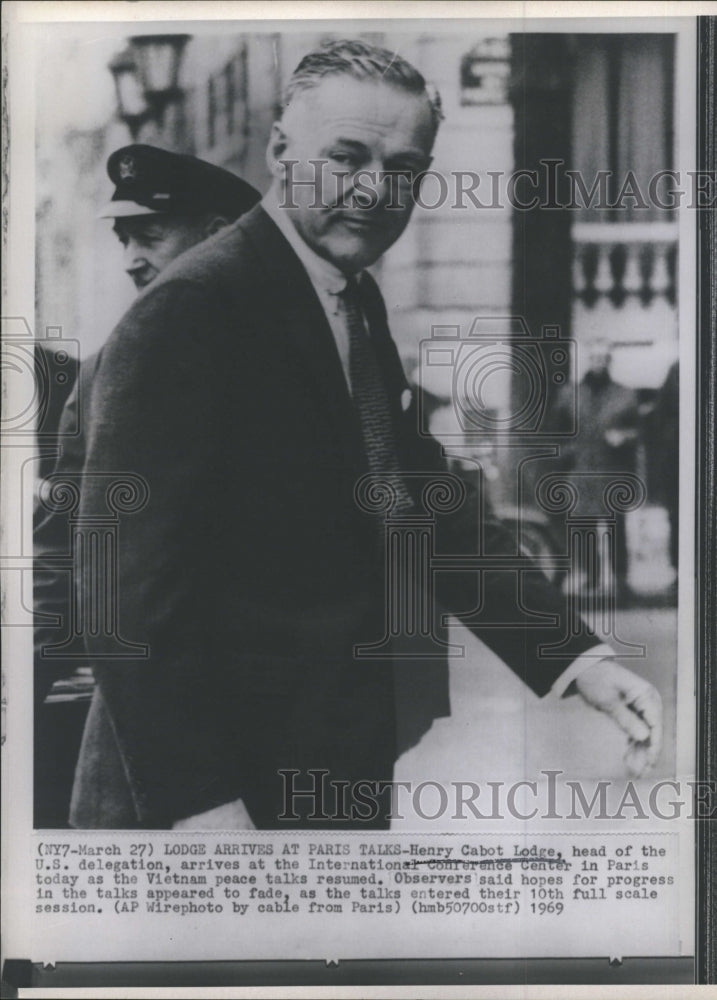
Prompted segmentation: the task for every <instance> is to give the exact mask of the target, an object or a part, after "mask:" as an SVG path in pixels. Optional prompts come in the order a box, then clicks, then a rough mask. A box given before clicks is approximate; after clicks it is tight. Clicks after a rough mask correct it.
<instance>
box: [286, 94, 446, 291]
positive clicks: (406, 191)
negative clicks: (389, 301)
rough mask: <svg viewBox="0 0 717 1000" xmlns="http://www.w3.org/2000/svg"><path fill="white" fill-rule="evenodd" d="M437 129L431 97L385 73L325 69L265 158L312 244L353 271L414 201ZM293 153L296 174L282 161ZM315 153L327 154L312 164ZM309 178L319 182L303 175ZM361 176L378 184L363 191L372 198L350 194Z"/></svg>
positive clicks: (396, 231)
mask: <svg viewBox="0 0 717 1000" xmlns="http://www.w3.org/2000/svg"><path fill="white" fill-rule="evenodd" d="M433 138H434V125H433V117H432V114H431V109H430V106H429V103H428V99H427V98H426V97H423V96H417V95H414V94H410V93H407V92H406V91H404V90H401V89H399V88H398V87H395V86H392V85H390V84H385V83H382V82H381V81H373V80H370V81H369V80H354V79H353V78H352V77H350V76H329V77H326V79H324V80H323V81H322V82H321V83H319V84H318V85H317V86H316V87H314V88H312V89H310V90H307V91H304V92H302V93H300V94H297V96H296V98H295V100H294V101H293V102H292V105H291V107H290V108H288V109H287V111H286V113H285V115H284V118H283V119H282V121H281V122H280V123H277V125H275V126H274V132H273V134H272V139H271V141H270V144H269V150H268V160H269V165H270V169H271V170H272V173H273V174H274V176H275V178H276V179H277V181H278V183H279V190H280V201H279V204H280V205H281V204H287V205H288V204H293V205H295V206H296V208H287V209H285V211H287V212H288V213H289V217H290V218H291V220H292V222H293V224H294V225H295V226H296V229H297V230H298V232H299V234H300V235H301V237H302V238H303V239H304V241H305V242H306V243H307V244H308V245H309V246H310V247H311V248H312V250H314V251H315V252H316V253H317V254H319V256H321V257H323V258H325V259H326V260H328V261H330V262H331V263H332V264H334V265H335V266H337V267H339V268H340V269H341V270H343V271H344V272H345V273H347V274H352V273H356V272H358V271H360V270H362V269H363V268H364V267H368V266H369V265H370V264H373V263H374V261H376V260H378V258H379V257H380V256H381V254H382V253H384V251H386V250H387V249H388V248H389V247H390V246H391V245H392V244H393V243H395V242H396V240H397V239H398V237H399V236H400V235H401V233H402V232H403V230H404V229H405V228H406V225H407V224H408V220H409V219H410V217H411V212H412V210H413V205H414V202H413V196H412V179H413V177H414V176H415V175H416V174H418V173H420V172H421V171H422V170H425V169H426V168H427V167H428V166H429V164H430V162H431V159H430V152H431V147H432V145H433ZM290 160H294V161H298V162H297V163H296V164H295V166H294V167H293V168H292V175H291V176H292V179H293V183H291V184H289V183H287V179H286V173H285V167H284V163H283V162H282V161H290ZM311 160H321V161H326V162H325V165H324V166H323V167H318V166H317V167H316V168H314V166H312V164H311V163H310V162H309V161H311ZM367 172H371V173H367ZM386 175H388V176H386ZM307 180H311V181H315V184H312V185H306V184H299V183H297V182H299V181H307ZM357 183H359V184H363V187H364V188H365V189H366V188H367V189H369V191H370V192H373V194H370V195H369V196H368V197H367V196H366V195H365V194H364V196H363V203H364V204H366V203H368V201H369V200H370V201H371V202H372V204H371V205H370V207H360V206H359V205H356V204H354V205H352V204H351V202H352V200H355V196H356V194H358V193H360V192H359V190H358V189H357V187H356V184H357ZM352 196H354V197H353V198H352ZM389 205H390V206H391V207H388V206H389ZM317 206H318V207H317Z"/></svg>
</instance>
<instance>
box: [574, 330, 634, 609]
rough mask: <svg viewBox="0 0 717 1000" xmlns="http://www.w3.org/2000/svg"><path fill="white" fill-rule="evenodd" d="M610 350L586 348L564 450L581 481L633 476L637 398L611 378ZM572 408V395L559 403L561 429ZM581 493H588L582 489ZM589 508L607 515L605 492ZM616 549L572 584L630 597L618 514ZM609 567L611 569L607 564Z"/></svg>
mask: <svg viewBox="0 0 717 1000" xmlns="http://www.w3.org/2000/svg"><path fill="white" fill-rule="evenodd" d="M611 366H612V353H611V350H610V345H609V343H608V342H607V341H605V340H602V339H595V340H593V341H592V342H591V343H589V344H588V345H587V369H586V371H585V374H584V375H583V377H582V379H581V381H580V384H579V386H578V402H577V421H578V432H577V434H576V435H575V436H574V437H573V438H571V439H570V440H569V441H568V443H567V444H566V445H565V446H564V449H563V455H562V456H561V458H562V461H563V463H564V466H565V468H566V469H567V470H568V471H569V472H574V473H576V474H577V475H578V476H579V477H583V480H584V476H585V474H586V473H591V472H596V471H599V472H601V473H614V474H615V475H616V476H619V475H620V473H634V472H635V467H636V449H637V443H638V430H639V419H640V418H639V410H638V399H637V393H636V392H635V391H634V390H633V389H630V388H628V387H627V386H625V385H620V383H618V382H615V381H614V380H613V378H612V376H611ZM571 405H574V404H573V400H572V398H571V390H570V389H566V391H565V393H564V394H563V396H562V397H561V398H559V399H558V405H557V407H556V420H557V422H558V425H559V426H560V425H561V423H562V424H563V425H564V426H570V423H569V421H570V420H571V418H572V414H571V413H570V412H569V411H570V407H571ZM583 488H585V487H584V486H583ZM588 503H589V505H590V506H589V507H588V506H586V507H585V512H586V513H592V514H593V515H595V516H597V517H599V516H600V515H601V514H602V513H603V505H602V492H601V489H596V490H595V493H594V495H593V496H591V497H590V500H589V501H588ZM614 516H615V547H614V551H613V552H612V558H611V560H606V561H605V564H603V560H602V558H598V559H596V560H595V562H593V563H591V564H590V565H588V566H585V567H584V568H583V570H582V572H583V574H584V577H583V578H581V579H578V580H575V581H573V582H572V586H574V587H576V588H577V589H578V590H580V591H581V592H583V591H584V592H590V593H596V592H603V593H605V592H608V591H610V592H611V591H612V590H613V584H614V589H615V593H616V595H617V597H618V600H620V601H624V600H626V599H627V598H628V596H629V588H628V579H627V578H628V551H627V528H626V521H625V514H624V513H623V512H620V511H617V512H616V513H615V515H614ZM607 563H609V565H608V564H607Z"/></svg>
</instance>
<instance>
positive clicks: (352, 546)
mask: <svg viewBox="0 0 717 1000" xmlns="http://www.w3.org/2000/svg"><path fill="white" fill-rule="evenodd" d="M368 294H369V299H368V303H367V306H366V311H367V313H368V319H369V325H370V328H371V335H372V338H373V340H374V344H375V349H376V352H377V355H378V358H379V361H380V364H381V367H382V370H383V372H384V374H385V381H386V387H387V391H388V395H389V398H390V403H391V408H392V415H393V419H394V422H395V429H396V435H397V439H398V444H399V451H400V460H401V462H402V464H403V467H404V468H405V469H407V470H417V471H422V472H427V473H428V472H431V471H438V470H441V469H443V468H444V464H443V460H442V458H441V454H440V449H439V447H438V445H437V444H436V443H435V442H433V441H431V440H425V439H423V438H421V437H419V435H418V434H417V432H416V427H417V421H416V414H415V412H413V411H412V410H409V411H408V412H407V413H404V412H403V411H402V409H401V405H400V397H401V393H402V392H403V390H404V388H405V385H406V382H405V378H404V374H403V370H402V368H401V364H400V361H399V358H398V354H397V352H396V348H395V345H394V344H393V341H392V340H391V337H390V334H389V331H388V326H387V322H386V313H385V309H384V306H383V302H382V300H381V297H380V295H379V293H378V290H377V289H376V288H375V286H374V285H372V284H371V283H370V282H369V288H368ZM110 470H112V471H117V472H122V471H132V472H134V473H136V474H139V475H141V476H143V477H144V478H145V479H146V481H147V484H148V486H149V491H150V499H149V503H148V504H147V505H146V507H145V508H144V509H142V510H141V511H139V512H137V513H134V514H131V515H127V516H126V517H124V518H123V519H122V524H121V528H120V539H121V543H120V552H119V574H118V578H119V621H120V629H121V632H122V635H123V637H124V638H125V639H127V640H129V641H133V642H144V643H147V644H148V645H149V647H150V655H149V657H148V658H147V659H142V660H140V659H138V660H136V661H124V662H114V663H113V662H112V661H106V662H105V663H103V662H102V659H101V657H102V653H103V640H102V637H101V636H96V637H94V638H91V639H90V640H89V648H90V650H91V651H92V652H93V654H94V655H96V656H97V660H96V664H97V665H96V667H95V673H96V677H97V680H98V683H99V686H100V689H101V691H102V696H103V699H104V703H105V705H106V708H107V711H108V713H109V717H110V720H111V725H112V726H113V729H114V732H115V733H116V735H117V739H118V741H119V744H120V748H121V754H122V761H123V766H124V767H125V769H126V773H127V775H128V777H129V781H130V785H131V789H132V795H133V800H134V803H135V808H136V813H137V821H138V822H139V823H140V824H142V825H147V826H157V827H162V826H166V825H169V824H171V823H172V822H173V821H174V820H175V819H177V818H180V817H183V816H188V815H192V814H195V813H198V812H201V811H204V810H207V809H210V808H212V807H214V806H216V805H219V804H221V803H223V802H226V801H230V800H233V799H235V798H239V797H241V798H242V799H243V800H244V801H245V803H246V805H247V807H248V809H249V812H250V814H251V815H252V818H253V819H254V821H255V823H256V824H257V826H259V827H265V828H269V827H279V828H282V827H286V826H287V825H288V826H291V825H292V824H291V823H288V824H287V823H284V822H281V821H278V820H277V818H276V817H277V813H278V812H279V811H281V806H280V799H281V795H280V792H281V782H280V780H279V779H278V777H277V773H276V772H277V770H278V769H281V768H284V769H290V768H294V769H299V770H302V771H303V770H305V769H308V768H323V769H326V770H328V771H329V772H330V775H329V776H330V778H332V779H341V780H346V781H355V780H359V779H367V780H381V779H390V778H391V775H392V768H393V762H394V758H395V753H396V746H395V710H394V693H393V677H392V671H391V669H390V666H389V664H387V663H386V661H384V660H377V661H373V662H371V661H369V662H366V661H363V660H361V661H355V660H354V658H353V656H352V649H353V646H354V644H355V643H361V642H365V643H368V642H371V641H374V640H377V639H380V638H381V637H382V635H383V632H384V607H385V594H384V590H385V584H384V567H383V557H382V555H381V552H380V549H379V547H378V545H377V541H376V539H377V532H376V526H375V523H374V521H373V519H372V517H370V516H368V515H366V514H365V513H363V512H361V511H360V510H359V509H358V507H357V505H356V503H355V501H354V485H355V483H356V481H357V479H358V478H359V477H360V476H361V475H362V474H363V473H365V472H366V471H367V464H366V457H365V454H364V451H363V446H362V440H361V432H360V427H359V425H358V422H357V419H356V416H355V413H354V410H353V407H352V404H351V399H350V395H349V393H348V390H347V387H346V383H345V379H344V375H343V371H342V368H341V363H340V360H339V356H338V352H337V350H336V346H335V343H334V340H333V336H332V334H331V330H330V328H329V325H328V322H327V320H326V317H325V314H324V312H323V310H322V308H321V305H320V303H319V301H318V298H317V296H316V294H315V292H314V290H313V287H312V285H311V283H310V280H309V278H308V276H307V274H306V272H305V271H304V269H303V267H302V265H301V264H300V262H299V260H298V258H297V257H296V256H295V254H294V253H293V251H292V250H291V248H290V247H289V246H288V244H287V243H286V241H285V239H284V238H283V236H282V235H281V233H280V232H279V230H278V229H277V228H276V226H275V225H274V223H273V222H272V221H271V220H270V219H269V218H268V216H267V215H266V214H265V213H264V212H263V210H262V209H261V208H260V207H258V208H256V209H254V210H252V211H251V212H250V213H248V214H247V215H246V216H244V217H243V218H242V219H241V220H240V221H239V222H238V223H236V224H235V225H233V226H231V227H229V228H227V229H225V230H223V231H222V232H221V233H219V234H217V236H215V237H213V238H212V239H210V240H209V241H207V242H206V243H204V244H201V245H200V246H198V247H196V248H194V249H193V250H191V251H190V252H189V253H187V254H185V255H183V256H182V257H181V258H179V259H178V260H177V261H175V262H174V263H173V264H172V265H171V266H170V267H169V268H168V269H167V270H166V271H165V272H164V273H163V274H162V275H161V276H160V277H159V278H158V279H157V280H156V281H155V282H153V284H152V285H151V286H149V288H148V289H146V290H145V291H144V292H143V293H142V294H141V295H140V296H139V297H138V299H137V300H136V301H135V303H134V305H133V306H132V307H131V308H130V310H129V311H128V313H127V314H126V315H125V317H124V318H123V320H122V321H121V322H120V324H119V325H118V327H117V328H116V329H115V330H114V332H113V333H112V335H111V337H110V339H109V341H108V342H107V344H106V345H105V347H104V349H103V351H102V358H101V361H100V364H99V368H98V370H97V374H96V377H95V379H94V384H93V390H92V400H91V428H90V434H89V439H88V450H87V460H86V465H85V471H86V472H90V473H91V472H93V471H104V472H106V471H110ZM104 490H105V487H104V485H103V484H101V483H100V484H98V483H97V482H96V481H95V480H93V478H92V477H91V476H90V477H88V479H87V481H86V483H85V485H84V487H83V497H82V505H81V513H82V515H83V516H94V515H97V514H102V513H105V510H106V508H105V506H104V504H105V497H104ZM476 526H477V514H476V508H475V506H471V505H470V504H467V505H464V508H462V509H461V510H460V511H458V512H457V513H456V514H452V515H445V516H444V517H441V518H439V523H438V529H437V530H438V543H437V544H438V546H439V548H440V549H441V550H443V551H445V552H474V551H476V545H477V541H476V536H477V527H476ZM510 544H511V543H510V542H507V541H506V540H505V539H504V538H503V536H502V535H501V530H500V528H499V526H498V525H495V524H490V525H488V526H487V527H486V531H485V545H486V548H487V550H488V551H501V547H502V546H504V547H505V551H508V550H509V549H510ZM85 585H86V586H88V584H87V582H86V581H85ZM439 590H440V595H439V596H440V598H441V599H442V601H444V602H445V604H446V606H447V607H448V608H449V609H450V610H451V611H454V612H461V611H465V612H468V611H471V610H473V609H474V608H475V607H476V604H477V601H478V600H479V595H478V588H477V584H476V574H475V573H456V572H452V573H446V574H443V580H442V582H441V584H440V586H439ZM514 595H515V580H514V579H513V577H512V576H511V574H508V573H500V572H491V573H486V574H485V578H484V586H483V588H482V589H481V591H480V600H481V601H482V604H483V609H484V611H485V613H486V616H487V617H488V618H491V619H492V620H493V621H499V620H501V613H502V611H503V609H504V607H505V603H506V601H508V600H511V599H513V600H514ZM522 597H523V601H524V604H525V606H526V607H527V608H530V609H531V610H534V611H538V612H541V611H542V612H545V613H549V614H550V613H551V614H553V615H555V614H558V615H559V616H561V617H562V616H563V615H564V612H565V608H564V601H563V598H562V597H561V595H560V594H559V593H557V592H555V591H554V590H553V589H552V588H551V587H550V586H549V585H548V584H547V582H546V581H545V580H544V578H543V577H542V575H541V574H540V573H535V574H528V575H527V576H526V577H525V579H524V583H523V593H522ZM563 620H564V619H563ZM477 631H479V634H481V636H482V638H483V639H484V640H485V641H486V642H487V643H488V645H489V646H491V647H492V648H493V649H494V650H495V651H496V652H498V654H499V655H500V656H501V657H502V658H503V659H504V660H505V661H506V663H507V664H508V665H509V666H510V667H511V668H512V669H513V670H515V671H517V672H518V673H519V674H520V676H521V677H523V678H524V680H525V681H526V682H527V683H528V684H529V685H530V686H531V687H532V688H533V690H534V691H536V692H537V693H538V694H543V693H545V692H546V691H547V690H549V688H550V686H551V685H552V683H553V682H554V680H555V679H556V677H557V676H558V675H559V673H560V672H561V671H562V669H564V667H565V666H566V665H567V662H566V661H563V662H560V661H557V662H556V661H554V660H553V661H545V660H542V661H541V660H540V659H539V657H538V655H537V646H538V644H539V643H543V642H548V641H550V640H551V637H552V638H557V637H556V636H555V635H554V633H553V629H551V627H549V626H542V627H539V628H535V627H528V626H527V624H526V628H510V629H496V628H488V629H485V630H477ZM589 644H590V643H589V640H585V639H576V641H575V643H574V646H573V648H572V649H571V650H566V654H567V661H568V662H569V660H570V658H571V657H572V656H573V655H577V654H578V653H580V652H582V651H583V650H584V649H585V647H586V646H587V645H589ZM444 709H445V706H444V705H443V704H441V705H439V706H437V714H442V712H443V711H444ZM81 771H82V762H80V773H81ZM307 780H308V779H306V778H304V777H302V778H299V779H297V782H298V783H299V784H306V781H307ZM88 794H89V793H88ZM305 825H308V826H312V825H314V826H316V827H320V826H321V825H322V824H321V823H312V822H311V821H306V824H305ZM323 825H327V824H323ZM342 825H343V826H344V827H345V826H346V825H347V824H346V823H345V822H343V824H342ZM357 825H358V826H360V827H362V828H365V824H361V823H359V824H357Z"/></svg>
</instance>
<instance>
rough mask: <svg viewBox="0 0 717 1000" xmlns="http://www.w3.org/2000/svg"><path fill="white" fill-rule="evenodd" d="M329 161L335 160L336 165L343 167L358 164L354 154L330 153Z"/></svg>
mask: <svg viewBox="0 0 717 1000" xmlns="http://www.w3.org/2000/svg"><path fill="white" fill-rule="evenodd" d="M329 159H331V160H333V161H334V163H340V164H341V165H342V166H354V165H355V164H357V162H358V161H357V159H356V157H355V156H354V154H353V153H344V152H338V151H337V152H334V153H330V154H329Z"/></svg>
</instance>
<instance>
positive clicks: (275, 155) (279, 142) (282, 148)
mask: <svg viewBox="0 0 717 1000" xmlns="http://www.w3.org/2000/svg"><path fill="white" fill-rule="evenodd" d="M288 144H289V140H288V137H287V135H286V132H285V131H284V129H283V128H282V125H281V122H274V124H273V125H272V126H271V135H270V136H269V144H268V145H267V147H266V165H267V167H268V168H269V173H270V174H271V176H272V177H277V178H279V180H281V179H282V178H283V177H284V173H285V171H284V165H283V163H281V157H282V156H283V155H284V153H285V152H286V147H287V146H288Z"/></svg>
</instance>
